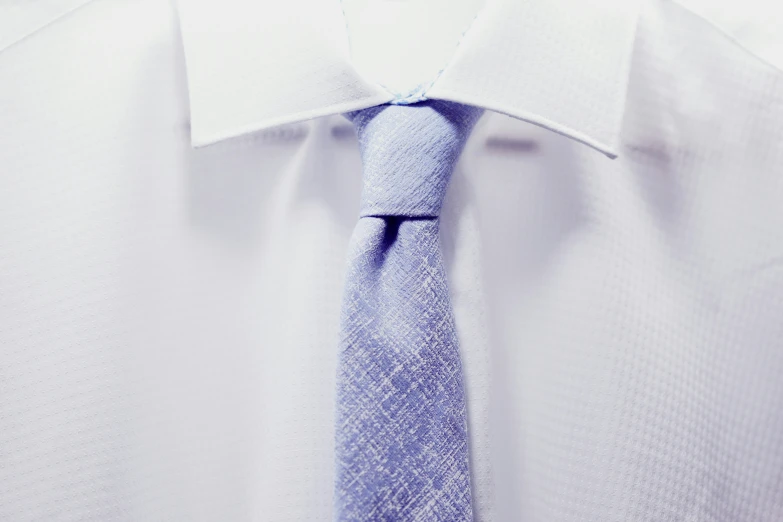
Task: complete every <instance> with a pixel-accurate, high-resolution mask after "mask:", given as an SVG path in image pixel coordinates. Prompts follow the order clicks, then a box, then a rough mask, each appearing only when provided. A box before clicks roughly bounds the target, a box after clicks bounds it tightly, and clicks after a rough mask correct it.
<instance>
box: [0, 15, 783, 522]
mask: <svg viewBox="0 0 783 522" xmlns="http://www.w3.org/2000/svg"><path fill="white" fill-rule="evenodd" d="M752 14H753V13H749V17H751V18H752V16H750V15H752ZM755 18H756V19H757V20H758V21H759V23H766V20H767V19H768V18H769V14H768V13H763V12H761V11H758V12H755ZM30 27H32V25H31V26H30ZM185 40H186V41H187V36H185ZM588 43H589V42H588ZM740 44H741V42H738V41H737V40H732V39H730V38H727V36H726V34H725V32H723V31H721V30H718V29H717V28H716V27H715V26H713V25H712V24H711V23H709V22H707V21H706V20H704V19H702V18H700V17H699V16H697V15H696V14H694V12H692V11H690V10H686V9H684V8H682V7H681V6H680V5H678V4H676V3H673V2H670V1H657V0H654V1H653V0H651V1H649V2H647V3H646V4H645V5H644V8H643V10H642V15H641V18H640V20H639V24H638V30H637V35H636V43H635V45H634V49H633V53H632V59H631V66H630V75H629V81H628V84H627V85H628V94H627V101H626V103H625V105H624V117H623V120H622V122H621V124H622V125H621V127H620V132H619V134H618V136H619V146H618V147H617V151H616V152H617V153H618V156H619V157H618V159H616V160H610V159H608V158H606V157H605V156H604V155H602V154H599V153H597V152H595V151H594V150H591V149H589V148H587V147H585V146H584V145H582V144H580V143H577V142H576V141H574V140H570V139H568V138H566V137H563V136H561V135H558V134H555V133H552V132H550V131H548V130H545V129H542V128H540V127H537V126H534V125H531V124H529V123H525V122H521V121H518V120H513V119H511V118H508V117H506V116H501V115H499V114H492V113H487V114H485V116H484V117H483V118H482V120H481V121H480V122H479V123H478V125H477V128H476V130H475V131H474V133H473V134H472V137H471V139H470V140H469V142H468V144H467V146H466V149H465V152H464V154H463V157H462V160H461V162H460V164H459V165H458V167H457V171H456V173H455V175H454V178H453V180H452V183H451V186H450V189H449V192H448V194H447V198H446V203H445V206H444V208H443V212H442V214H441V222H442V224H441V228H442V230H441V235H442V248H443V253H444V260H445V265H446V270H447V273H448V276H449V288H450V291H451V294H452V304H453V307H454V312H455V317H456V324H457V329H458V333H459V336H460V339H459V340H460V349H461V351H462V353H461V355H462V358H463V361H464V365H465V368H464V369H465V374H466V390H467V400H468V417H469V419H468V421H469V429H470V437H471V441H470V442H471V457H470V458H471V474H472V476H471V484H472V486H474V491H473V494H474V508H475V511H476V514H477V519H478V520H480V521H496V522H516V521H535V522H538V521H541V522H552V521H554V522H559V521H586V520H595V521H628V520H633V521H659V520H688V521H699V522H702V521H704V522H711V521H731V522H734V521H753V522H755V521H764V522H768V521H769V522H776V521H778V520H781V519H783V494H782V493H781V492H782V491H783V486H781V484H783V479H782V478H781V469H783V441H782V440H781V437H782V435H781V434H783V416H782V414H781V411H783V380H782V379H781V378H780V376H781V375H783V321H781V317H782V316H783V234H781V233H780V231H781V229H783V206H782V205H781V202H782V201H783V177H782V176H781V173H782V172H783V147H782V146H781V143H782V142H783V73H781V71H780V70H778V69H775V68H774V67H771V66H770V65H769V63H771V62H772V60H769V59H767V60H761V59H758V57H757V56H756V55H755V54H754V53H753V49H752V48H750V47H749V48H745V47H743V46H742V45H740ZM186 45H188V44H186ZM189 66H190V62H189V63H188V67H189ZM185 68H186V64H185V58H184V56H183V51H182V43H181V39H180V34H179V32H178V29H177V18H176V13H175V11H173V10H172V8H171V7H170V6H169V5H167V4H166V3H165V2H161V1H160V0H134V1H127V2H92V3H88V4H86V5H84V6H83V7H81V8H79V9H78V10H76V11H73V12H71V13H70V14H68V15H67V16H64V17H62V18H60V19H58V20H57V21H55V22H54V23H50V24H49V25H47V26H46V27H44V28H43V29H41V30H38V31H36V32H35V34H32V35H30V36H28V37H25V38H23V39H21V40H19V41H17V42H16V43H15V44H13V45H12V46H10V47H8V48H6V49H5V50H3V51H1V52H0V114H2V118H0V133H2V134H1V135H0V520H3V521H5V520H8V521H14V522H17V521H18V522H26V521H38V520H46V521H76V520H79V521H91V522H92V521H95V522H98V521H100V522H105V521H115V520H116V521H139V520H143V521H180V520H187V521H194V522H200V521H204V522H211V521H215V520H230V521H251V520H253V521H275V522H276V521H297V522H299V521H319V522H320V521H323V522H327V521H329V520H331V516H332V512H331V506H332V491H333V474H334V467H333V458H334V453H333V449H334V448H333V440H334V439H333V435H334V433H333V422H334V414H333V411H334V410H333V405H334V391H333V390H334V385H335V382H334V380H335V358H336V345H337V330H338V324H339V310H340V302H341V299H340V298H341V293H342V288H343V282H344V281H343V277H344V270H345V255H346V252H347V242H348V237H349V235H350V233H351V230H352V228H353V226H354V224H355V221H356V216H357V214H358V206H359V194H360V190H361V187H360V171H361V162H360V159H359V153H358V147H357V144H356V141H355V138H354V137H353V133H352V131H351V127H350V124H349V123H348V122H347V121H345V120H344V119H343V118H342V117H339V116H334V117H325V118H319V119H316V120H313V121H308V122H302V123H297V124H292V125H286V126H283V127H277V128H274V129H269V130H266V131H264V132H257V133H253V134H247V135H244V136H241V137H238V138H235V139H231V140H226V141H224V142H222V143H219V144H216V145H213V146H209V147H205V148H200V149H196V150H194V149H193V148H192V146H191V141H190V140H191V135H190V129H189V110H190V109H189V103H188V82H187V81H186V76H185V74H186V73H185ZM189 73H190V70H188V74H189ZM275 73H276V72H275V71H272V72H270V74H275ZM567 74H568V73H567V71H563V75H564V76H563V78H564V80H563V81H565V78H567ZM190 94H191V96H192V94H193V92H192V90H191V92H190ZM606 99H608V96H607V97H606ZM588 100H589V101H590V100H592V98H589V99H588ZM600 100H604V101H599V102H596V103H605V99H604V98H600ZM566 102H567V100H566V101H564V103H566ZM520 103H522V102H520ZM523 106H524V104H523V103H522V104H521V105H520V107H523ZM575 106H576V105H575ZM193 108H194V109H195V107H193ZM294 274H296V277H294Z"/></svg>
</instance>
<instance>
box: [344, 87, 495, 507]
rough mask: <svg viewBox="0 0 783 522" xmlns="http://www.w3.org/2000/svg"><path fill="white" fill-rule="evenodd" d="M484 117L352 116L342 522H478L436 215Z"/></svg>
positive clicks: (425, 108)
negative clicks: (358, 169) (357, 194)
mask: <svg viewBox="0 0 783 522" xmlns="http://www.w3.org/2000/svg"><path fill="white" fill-rule="evenodd" d="M481 112H482V111H481V109H477V108H474V107H470V106H467V105H460V104H456V103H450V102H442V101H427V102H423V103H417V104H414V105H384V106H378V107H373V108H370V109H365V110H362V111H357V112H353V113H350V114H347V115H346V116H347V117H348V118H349V119H350V120H351V121H353V123H354V126H355V127H356V130H357V133H358V136H359V145H360V149H361V154H362V160H363V163H364V189H363V194H362V205H361V213H360V219H359V223H358V224H357V226H356V229H355V231H354V233H353V237H352V240H351V246H350V255H349V256H350V257H349V270H348V274H347V281H346V289H345V297H344V302H343V316H342V331H341V338H340V353H339V363H338V378H337V382H338V384H337V386H338V387H337V424H336V454H337V462H336V465H337V469H336V495H335V504H336V505H335V519H336V520H338V521H341V522H343V521H409V520H410V521H452V522H463V521H470V520H472V519H473V515H472V508H471V494H470V473H469V468H468V434H467V417H466V409H465V394H464V387H463V377H462V366H461V363H460V358H459V349H458V344H457V335H456V331H455V328H454V317H453V312H452V309H451V303H450V300H449V291H448V287H447V283H446V276H445V271H444V267H443V261H442V259H441V253H440V245H439V239H438V215H439V213H440V209H441V206H442V204H443V198H444V195H445V193H446V188H447V186H448V183H449V178H450V177H451V174H452V172H453V170H454V166H455V164H456V162H457V159H458V158H459V155H460V153H461V152H462V149H463V147H464V145H465V141H466V140H467V137H468V135H469V134H470V131H471V130H472V128H473V126H474V124H475V123H476V121H477V120H478V118H479V117H480V115H481Z"/></svg>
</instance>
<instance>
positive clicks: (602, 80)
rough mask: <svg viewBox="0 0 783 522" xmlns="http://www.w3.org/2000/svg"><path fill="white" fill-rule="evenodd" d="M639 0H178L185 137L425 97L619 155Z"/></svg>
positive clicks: (208, 137) (213, 137) (209, 138)
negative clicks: (454, 3) (186, 96)
mask: <svg viewBox="0 0 783 522" xmlns="http://www.w3.org/2000/svg"><path fill="white" fill-rule="evenodd" d="M639 3H640V0H598V1H595V2H590V3H585V2H582V1H580V0H527V1H525V2H517V1H515V0H465V2H462V3H460V6H459V7H457V8H454V9H448V8H447V5H448V3H447V2H444V1H443V0H422V1H419V2H415V3H408V2H403V3H402V4H400V5H395V4H396V3H387V2H385V1H383V0H381V1H379V0H373V1H371V2H365V1H364V0H344V1H342V2H340V4H339V5H338V3H337V1H336V0H335V1H326V2H324V1H323V0H295V1H290V2H285V3H282V4H281V3H280V2H278V1H275V0H260V1H259V0H227V1H226V2H212V1H210V0H178V5H179V11H180V18H181V20H182V23H181V30H182V37H183V41H184V44H185V57H186V60H187V70H188V74H187V78H188V89H189V92H190V107H191V119H192V138H193V143H194V145H205V144H210V143H214V142H217V141H220V140H222V139H225V138H229V137H233V136H237V135H241V134H244V133H247V132H249V131H253V130H259V129H264V128H268V127H271V126H274V125H279V124H283V123H293V122H297V121H302V120H306V119H309V118H313V117H316V116H325V115H329V114H336V113H340V112H347V111H350V110H356V109H362V108H365V107H370V106H373V105H379V104H381V103H383V102H387V101H391V100H394V101H395V103H396V102H402V103H410V102H415V101H419V100H421V99H424V97H428V98H432V99H443V100H450V101H456V102H460V103H467V104H471V105H475V106H479V107H483V108H486V109H491V110H494V111H498V112H501V113H504V114H509V115H512V116H514V117H517V118H521V119H523V120H526V121H530V122H532V123H535V124H537V125H542V126H544V127H546V128H548V129H552V130H554V131H556V132H559V133H562V134H565V135H566V136H569V137H571V138H574V139H577V140H579V141H581V142H583V143H585V144H587V145H589V146H591V147H594V148H596V149H598V150H600V151H602V152H604V153H605V154H607V155H609V156H612V157H614V156H615V155H616V148H617V139H618V134H619V130H620V125H621V119H622V115H623V108H624V107H625V94H626V90H627V79H628V66H629V63H630V55H631V49H632V43H633V38H634V34H635V29H636V20H637V17H638V8H639ZM340 7H342V15H341V11H340Z"/></svg>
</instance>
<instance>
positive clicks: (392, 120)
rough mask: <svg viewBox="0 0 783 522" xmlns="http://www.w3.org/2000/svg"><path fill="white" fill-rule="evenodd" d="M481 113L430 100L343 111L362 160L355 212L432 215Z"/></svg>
mask: <svg viewBox="0 0 783 522" xmlns="http://www.w3.org/2000/svg"><path fill="white" fill-rule="evenodd" d="M481 113H482V110H481V109H478V108H476V107H471V106H469V105H461V104H458V103H453V102H445V101H435V100H431V101H426V102H423V103H417V104H415V105H381V106H377V107H371V108H369V109H364V110H361V111H356V112H352V113H348V114H347V115H346V116H347V117H348V119H350V120H351V121H352V122H353V123H354V126H355V127H356V132H357V134H358V135H359V147H360V150H361V154H362V161H363V163H364V188H363V191H362V205H361V216H362V217H365V216H403V217H437V216H438V214H439V213H440V208H441V206H442V205H443V198H444V196H445V194H446V187H447V186H448V184H449V179H450V178H451V174H452V172H453V171H454V165H455V164H456V163H457V159H459V156H460V154H461V153H462V148H463V147H464V146H465V141H466V140H467V138H468V135H469V134H470V131H471V130H472V129H473V125H474V124H475V123H476V121H477V120H478V118H479V116H481Z"/></svg>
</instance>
